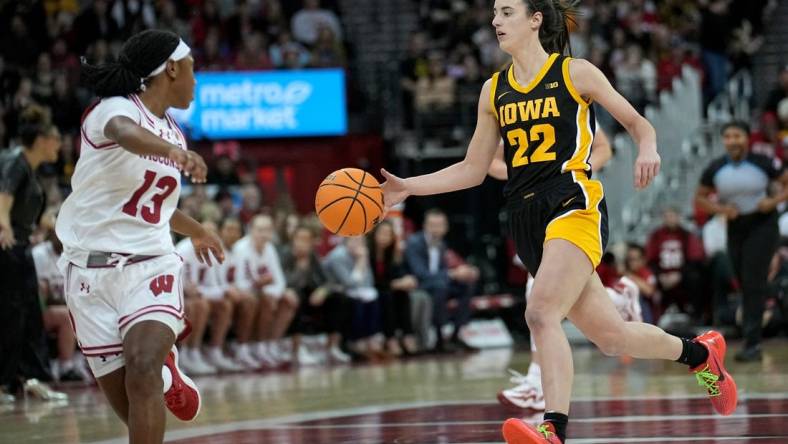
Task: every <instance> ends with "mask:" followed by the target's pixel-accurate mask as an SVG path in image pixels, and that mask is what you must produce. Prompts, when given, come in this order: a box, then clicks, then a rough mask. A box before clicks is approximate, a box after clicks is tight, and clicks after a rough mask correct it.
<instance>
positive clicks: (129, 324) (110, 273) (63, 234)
mask: <svg viewBox="0 0 788 444" xmlns="http://www.w3.org/2000/svg"><path fill="white" fill-rule="evenodd" d="M193 69H194V60H193V59H192V57H191V52H190V49H189V47H188V46H187V45H186V43H184V42H183V41H182V40H181V39H180V38H179V37H178V36H177V35H176V34H173V33H172V32H169V31H158V30H148V31H143V32H141V33H139V34H136V35H135V36H133V37H131V38H130V39H129V40H128V41H127V42H126V43H125V44H124V45H123V47H122V48H121V51H120V55H119V57H118V61H117V62H111V63H108V64H102V65H99V66H92V65H88V64H87V63H83V66H82V79H83V81H84V83H85V84H86V85H87V86H88V87H90V88H91V89H92V90H93V91H94V92H95V93H96V95H97V96H98V97H99V98H100V99H101V100H100V101H98V102H97V103H96V104H94V105H93V106H91V107H90V108H88V109H87V110H86V111H85V114H84V115H83V119H82V126H81V136H82V139H81V144H82V148H81V156H80V158H79V161H78V162H77V166H76V170H75V172H74V175H73V177H72V179H71V185H72V188H73V192H72V193H71V195H70V196H69V197H68V198H67V199H66V201H65V202H64V203H63V206H62V208H61V210H60V216H59V217H58V220H57V225H56V229H57V235H58V238H60V240H61V241H62V242H63V250H64V251H63V255H62V256H61V259H60V261H59V264H58V265H59V266H60V268H61V271H62V272H63V273H64V274H65V294H66V303H67V304H68V307H69V310H70V312H71V315H72V319H73V322H74V328H75V331H76V334H77V340H78V342H79V345H80V347H81V348H82V351H83V353H84V354H85V356H87V357H88V364H89V365H90V368H91V370H92V371H93V374H94V375H95V377H96V378H97V380H98V383H99V386H100V387H101V389H102V391H103V392H104V394H105V395H106V396H107V399H108V400H109V402H110V404H111V405H112V407H113V409H114V410H115V412H116V413H117V414H118V416H119V417H120V418H121V419H122V420H123V421H124V422H125V423H126V424H127V426H128V429H129V441H130V442H131V443H143V442H144V443H160V442H162V440H163V439H164V427H165V410H164V407H165V404H166V406H167V408H169V410H170V411H171V412H172V413H173V414H174V415H175V416H177V417H178V418H180V419H182V420H186V421H189V420H192V419H194V418H195V417H196V416H197V414H198V413H199V410H200V395H199V392H198V391H197V388H196V386H195V385H194V383H193V382H192V381H191V380H190V379H189V378H188V377H187V376H186V375H184V374H183V373H181V372H180V370H179V369H178V364H177V363H178V352H177V349H176V348H175V347H174V343H175V341H176V339H177V338H178V337H179V336H180V335H181V334H182V333H184V329H185V321H184V311H183V292H182V284H183V282H182V276H181V267H182V261H181V258H180V257H178V255H177V254H175V248H174V245H173V243H172V238H171V235H170V231H175V232H177V233H180V234H183V235H185V236H188V237H190V238H191V239H192V243H193V245H194V249H195V251H196V254H197V256H198V257H199V258H200V259H201V260H202V261H205V262H207V263H209V264H210V263H212V259H211V256H213V258H215V259H216V260H217V261H218V262H222V261H223V259H224V257H223V253H222V250H221V245H220V242H219V239H218V238H217V237H216V236H215V235H214V234H212V233H210V232H208V231H207V230H205V229H204V228H203V227H202V226H201V225H200V224H199V223H198V222H197V221H195V220H194V219H192V218H190V217H188V216H187V215H185V214H184V213H182V212H181V211H179V210H177V203H178V196H179V194H180V188H181V185H180V184H181V173H184V174H186V175H187V176H190V177H191V180H192V181H193V182H197V183H201V182H204V181H205V176H206V166H205V162H204V161H203V160H202V158H201V157H200V156H199V155H197V154H196V153H194V152H191V151H187V149H186V140H185V138H184V136H183V134H182V133H181V131H180V129H179V128H178V126H177V125H176V123H175V122H174V121H173V119H172V118H171V117H170V116H169V115H168V114H167V110H168V109H169V108H171V107H174V108H180V109H185V108H187V107H188V106H189V103H190V102H191V100H192V98H193V96H194V85H195V80H194V71H193ZM162 393H164V401H165V402H163V401H162Z"/></svg>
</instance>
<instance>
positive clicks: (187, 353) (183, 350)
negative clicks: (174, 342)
mask: <svg viewBox="0 0 788 444" xmlns="http://www.w3.org/2000/svg"><path fill="white" fill-rule="evenodd" d="M178 352H179V353H180V354H181V356H186V359H189V358H191V352H192V348H191V347H189V346H188V345H184V346H182V347H181V348H180V350H178Z"/></svg>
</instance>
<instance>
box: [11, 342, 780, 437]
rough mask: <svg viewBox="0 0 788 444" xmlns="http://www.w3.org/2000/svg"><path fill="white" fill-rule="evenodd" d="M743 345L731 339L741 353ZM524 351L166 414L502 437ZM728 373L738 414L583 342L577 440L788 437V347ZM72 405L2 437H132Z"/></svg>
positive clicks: (225, 396) (83, 404)
mask: <svg viewBox="0 0 788 444" xmlns="http://www.w3.org/2000/svg"><path fill="white" fill-rule="evenodd" d="M737 346H738V344H731V347H730V349H731V350H735V349H736V348H737ZM527 360H528V354H527V353H524V352H523V353H520V352H517V353H514V354H513V353H512V352H511V351H510V350H493V351H486V352H483V353H479V354H476V355H466V356H458V357H445V358H434V357H425V358H418V359H412V360H407V361H400V362H395V363H392V364H387V365H359V366H344V367H308V368H301V369H295V370H291V371H289V372H276V373H271V372H269V373H259V374H238V375H230V376H221V377H204V378H196V381H197V383H198V385H199V386H200V388H201V391H202V394H203V398H204V405H203V410H202V413H201V414H200V416H199V418H198V419H197V420H196V421H195V422H194V423H190V424H184V423H180V422H178V421H177V420H176V419H175V418H173V417H172V416H168V433H167V441H168V442H174V443H212V444H218V443H293V444H297V443H304V444H335V443H369V444H376V443H412V444H417V443H471V442H473V443H486V442H502V437H501V434H500V426H501V423H502V422H503V421H504V420H505V419H506V418H508V417H512V416H519V417H522V418H532V419H533V420H534V421H537V420H540V419H541V414H539V413H537V412H533V411H511V410H508V409H506V408H504V407H502V406H500V405H499V404H498V403H497V402H496V399H495V395H496V393H497V391H498V390H499V389H501V388H502V387H505V386H508V384H509V381H508V377H507V373H506V369H507V368H508V367H512V368H517V369H520V370H524V369H525V368H526V366H527V362H528V361H527ZM730 361H731V360H729V370H731V372H732V373H733V375H734V376H735V377H736V380H737V383H738V385H739V390H740V392H739V396H740V401H739V407H738V409H737V410H736V412H735V413H734V414H733V415H732V416H730V417H720V416H717V415H715V414H714V413H713V411H712V409H711V405H710V404H709V402H708V401H707V400H706V399H705V397H704V396H703V392H702V389H701V388H700V387H699V386H698V385H697V383H696V382H695V379H694V377H692V376H691V375H690V374H689V373H688V372H687V370H686V368H685V367H683V366H681V365H678V364H673V363H669V362H634V363H631V364H624V363H622V362H621V361H620V360H619V359H614V358H607V357H604V356H603V355H601V354H600V353H599V352H598V351H596V350H595V349H593V348H591V347H576V349H575V365H576V368H577V376H576V379H575V390H574V392H575V398H576V401H575V402H574V403H573V405H572V412H571V422H570V429H569V432H570V435H571V439H570V440H569V442H570V443H578V444H579V443H589V444H590V443H600V444H601V443H669V442H698V443H786V442H788V427H786V424H787V423H788V422H786V420H788V342H786V341H782V340H781V341H772V342H770V343H767V345H766V349H765V359H764V361H763V362H762V363H758V364H747V365H736V364H734V363H733V362H730ZM65 391H66V392H68V394H69V395H70V398H71V399H70V401H69V402H68V403H63V404H57V403H47V402H41V401H36V400H24V401H18V402H17V403H16V404H14V405H9V406H0V442H2V443H12V444H18V443H47V444H55V443H64V444H65V443H96V442H101V443H124V442H126V439H125V430H124V427H123V425H122V423H121V422H120V421H119V420H118V419H117V418H116V417H115V415H114V413H113V412H112V411H111V410H110V407H109V406H108V404H107V403H106V402H105V401H104V398H103V397H102V395H101V393H100V392H99V391H98V389H97V388H95V387H75V386H70V387H67V388H66V389H65Z"/></svg>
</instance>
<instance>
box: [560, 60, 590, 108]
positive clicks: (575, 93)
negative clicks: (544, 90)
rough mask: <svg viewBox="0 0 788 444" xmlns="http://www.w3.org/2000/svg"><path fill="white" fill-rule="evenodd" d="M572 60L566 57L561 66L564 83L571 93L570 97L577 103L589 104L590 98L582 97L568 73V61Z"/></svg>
mask: <svg viewBox="0 0 788 444" xmlns="http://www.w3.org/2000/svg"><path fill="white" fill-rule="evenodd" d="M571 61H572V58H571V57H567V58H565V59H564V63H563V64H562V66H561V71H562V72H563V74H564V83H565V84H566V89H567V90H569V94H571V95H572V98H573V99H575V101H576V102H577V103H579V104H580V105H586V106H588V105H590V104H591V101H590V100H585V99H583V96H581V95H580V93H579V92H578V91H577V89H575V84H574V83H572V77H571V76H570V75H569V62H571Z"/></svg>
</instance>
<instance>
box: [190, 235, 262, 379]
mask: <svg viewBox="0 0 788 444" xmlns="http://www.w3.org/2000/svg"><path fill="white" fill-rule="evenodd" d="M202 225H203V227H205V229H206V230H208V231H210V232H212V233H218V228H217V227H216V224H215V223H213V222H211V221H204V222H203V223H202ZM223 248H224V246H223ZM175 249H176V251H177V252H178V254H179V255H180V256H181V257H182V258H183V263H184V271H185V273H184V276H185V279H186V282H187V283H188V285H189V286H191V287H192V288H193V290H194V292H195V293H196V296H197V297H198V298H200V299H201V300H202V301H205V303H206V304H208V306H209V309H208V312H209V316H210V320H211V334H210V342H209V348H208V350H207V353H206V355H203V353H202V351H201V350H200V345H201V344H202V342H203V337H202V336H203V334H200V335H197V334H196V333H197V330H196V329H193V330H192V334H191V336H190V337H189V339H188V341H191V342H188V341H187V342H185V343H184V346H183V348H182V349H181V356H182V358H185V359H183V363H184V364H185V365H184V367H186V368H188V367H192V368H194V369H196V370H197V372H198V373H202V372H209V371H210V369H211V368H212V369H213V371H214V372H215V371H217V370H218V371H220V372H238V371H241V370H243V369H244V367H243V366H242V365H239V364H237V363H235V362H233V361H232V360H230V359H228V358H227V357H226V356H225V355H224V352H223V351H222V349H223V347H224V343H225V339H226V338H227V332H228V331H229V330H230V325H231V323H232V318H233V312H234V311H235V305H236V299H237V298H236V297H235V293H236V292H237V290H236V289H235V288H233V287H232V286H231V285H230V284H229V282H228V281H227V276H228V274H229V273H230V262H231V261H229V260H225V262H224V263H222V264H220V265H215V266H213V267H211V266H209V265H207V264H205V263H203V262H200V260H199V259H198V258H197V254H195V252H194V247H192V242H191V239H189V238H185V239H183V240H182V241H180V242H178V244H177V245H176V246H175ZM224 250H225V258H227V251H226V248H224ZM249 300H250V301H252V302H254V300H253V299H252V298H251V297H249ZM239 309H243V307H240V306H239ZM250 310H252V311H253V310H254V305H252V306H251V308H250ZM204 356H205V358H207V359H204Z"/></svg>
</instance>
